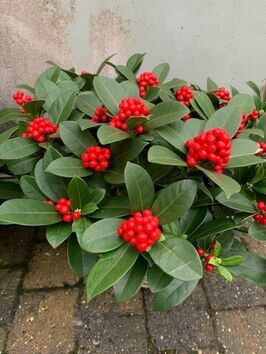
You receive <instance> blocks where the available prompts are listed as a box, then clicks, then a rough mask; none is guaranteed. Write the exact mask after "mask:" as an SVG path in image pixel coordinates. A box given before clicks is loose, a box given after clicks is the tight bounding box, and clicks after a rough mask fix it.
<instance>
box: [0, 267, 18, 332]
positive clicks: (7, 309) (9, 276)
mask: <svg viewBox="0 0 266 354" xmlns="http://www.w3.org/2000/svg"><path fill="white" fill-rule="evenodd" d="M21 275H22V271H21V270H19V269H16V270H8V269H1V270H0V326H3V327H5V328H9V326H10V324H11V322H12V317H13V314H14V311H15V310H14V308H15V305H16V301H17V291H18V286H19V282H20V279H21Z"/></svg>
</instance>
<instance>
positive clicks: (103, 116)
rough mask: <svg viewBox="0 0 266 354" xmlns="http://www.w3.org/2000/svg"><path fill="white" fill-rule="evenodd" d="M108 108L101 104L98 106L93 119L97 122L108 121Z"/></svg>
mask: <svg viewBox="0 0 266 354" xmlns="http://www.w3.org/2000/svg"><path fill="white" fill-rule="evenodd" d="M107 112H108V111H107V109H106V108H104V107H102V106H100V107H97V108H96V110H95V112H94V115H93V117H92V118H91V120H92V121H93V122H95V123H108V122H109V117H108V116H107Z"/></svg>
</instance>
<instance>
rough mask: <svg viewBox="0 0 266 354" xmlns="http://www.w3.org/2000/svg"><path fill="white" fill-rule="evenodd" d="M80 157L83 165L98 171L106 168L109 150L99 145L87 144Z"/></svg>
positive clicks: (109, 157) (109, 155) (109, 156)
mask: <svg viewBox="0 0 266 354" xmlns="http://www.w3.org/2000/svg"><path fill="white" fill-rule="evenodd" d="M81 159H82V165H83V167H85V168H90V169H92V170H95V171H96V172H100V171H103V170H105V169H106V168H108V166H109V160H110V159H111V150H110V148H102V147H100V146H89V147H88V148H87V149H86V151H85V152H84V153H83V154H82V155H81Z"/></svg>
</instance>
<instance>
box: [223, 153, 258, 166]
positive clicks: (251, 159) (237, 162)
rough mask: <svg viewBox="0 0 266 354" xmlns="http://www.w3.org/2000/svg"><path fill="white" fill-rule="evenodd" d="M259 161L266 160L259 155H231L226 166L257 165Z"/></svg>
mask: <svg viewBox="0 0 266 354" xmlns="http://www.w3.org/2000/svg"><path fill="white" fill-rule="evenodd" d="M259 163H265V160H264V159H262V158H261V157H258V156H253V155H250V156H240V157H231V158H230V160H229V162H228V164H227V165H226V168H236V167H244V166H251V165H257V164H259Z"/></svg>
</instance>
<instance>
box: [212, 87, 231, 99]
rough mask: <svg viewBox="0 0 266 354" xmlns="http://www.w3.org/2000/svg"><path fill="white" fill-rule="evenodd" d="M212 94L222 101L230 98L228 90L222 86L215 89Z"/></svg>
mask: <svg viewBox="0 0 266 354" xmlns="http://www.w3.org/2000/svg"><path fill="white" fill-rule="evenodd" d="M214 94H215V96H216V97H217V98H220V99H221V100H224V101H230V100H231V98H232V96H231V94H230V92H229V91H228V90H226V89H225V87H223V86H221V87H220V88H219V89H218V90H217V91H215V92H214Z"/></svg>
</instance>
